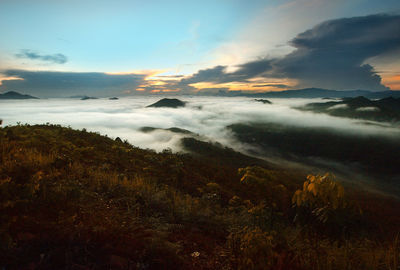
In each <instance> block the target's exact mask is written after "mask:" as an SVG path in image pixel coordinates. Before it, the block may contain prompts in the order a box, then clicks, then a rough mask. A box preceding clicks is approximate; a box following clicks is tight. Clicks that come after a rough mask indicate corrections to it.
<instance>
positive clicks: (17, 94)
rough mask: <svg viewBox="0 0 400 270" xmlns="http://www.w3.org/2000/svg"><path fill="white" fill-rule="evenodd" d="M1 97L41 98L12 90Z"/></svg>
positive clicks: (0, 97) (0, 96) (0, 95)
mask: <svg viewBox="0 0 400 270" xmlns="http://www.w3.org/2000/svg"><path fill="white" fill-rule="evenodd" d="M0 99H39V98H37V97H34V96H31V95H23V94H20V93H18V92H14V91H10V92H7V93H4V94H0Z"/></svg>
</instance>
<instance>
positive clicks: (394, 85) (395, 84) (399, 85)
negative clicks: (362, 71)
mask: <svg viewBox="0 0 400 270" xmlns="http://www.w3.org/2000/svg"><path fill="white" fill-rule="evenodd" d="M392 74H393V73H392ZM381 77H382V83H383V84H384V85H385V86H387V87H389V88H390V89H391V90H400V74H395V75H389V76H385V75H381Z"/></svg>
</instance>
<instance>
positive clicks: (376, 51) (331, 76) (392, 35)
mask: <svg viewBox="0 0 400 270" xmlns="http://www.w3.org/2000/svg"><path fill="white" fill-rule="evenodd" d="M290 44H291V45H292V46H293V47H294V48H295V50H294V51H293V52H291V53H289V54H288V55H286V56H284V57H282V58H260V59H258V60H255V61H251V62H247V63H244V64H242V65H239V66H238V69H237V70H236V71H234V72H227V68H228V67H227V66H216V67H213V68H209V69H204V70H200V71H198V72H197V73H195V74H193V75H192V76H191V77H189V78H186V79H183V80H182V83H186V84H193V83H199V82H211V83H227V82H246V81H249V80H250V79H253V78H257V77H263V78H290V79H296V80H297V81H298V87H320V88H327V89H336V90H344V89H365V90H375V91H379V90H387V87H385V86H384V85H382V84H381V78H380V76H379V75H378V74H377V73H376V71H375V70H374V68H373V67H372V66H371V65H369V64H366V62H367V61H368V59H370V58H372V57H376V56H380V55H387V54H392V55H393V57H397V58H398V57H400V55H399V52H400V15H371V16H364V17H353V18H345V19H337V20H331V21H326V22H323V23H321V24H319V25H317V26H315V27H314V28H312V29H309V30H307V31H305V32H303V33H301V34H299V35H297V36H296V37H295V38H294V39H292V40H291V41H290Z"/></svg>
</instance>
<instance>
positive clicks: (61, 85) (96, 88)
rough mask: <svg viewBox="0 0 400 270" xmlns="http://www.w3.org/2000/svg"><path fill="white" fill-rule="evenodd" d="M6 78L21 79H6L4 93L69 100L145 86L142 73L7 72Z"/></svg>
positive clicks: (3, 87)
mask: <svg viewBox="0 0 400 270" xmlns="http://www.w3.org/2000/svg"><path fill="white" fill-rule="evenodd" d="M3 74H4V75H5V76H7V77H16V78H21V79H22V80H5V81H3V82H2V85H0V90H3V91H6V90H7V91H9V90H13V91H18V92H22V93H26V94H31V95H37V96H39V97H60V96H61V97H67V96H71V95H94V96H97V97H104V96H111V95H121V94H123V92H124V91H134V90H136V88H137V87H138V86H139V85H140V84H141V83H143V81H144V78H145V77H146V75H143V74H122V75H118V74H106V73H100V72H90V73H82V72H51V71H26V70H7V71H4V72H3Z"/></svg>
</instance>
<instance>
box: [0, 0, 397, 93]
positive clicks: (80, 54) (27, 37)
mask: <svg viewBox="0 0 400 270" xmlns="http://www.w3.org/2000/svg"><path fill="white" fill-rule="evenodd" d="M0 36H1V42H0V83H1V85H0V92H5V91H11V90H13V91H18V92H22V93H27V94H32V95H36V96H40V97H65V96H71V95H76V94H87V95H95V96H110V95H135V94H143V93H171V92H172V93H176V94H178V93H185V94H186V93H189V94H191V93H196V92H198V91H204V92H210V93H212V92H218V91H221V90H222V91H229V90H243V91H254V92H262V91H280V90H287V89H298V88H305V87H319V88H325V89H335V90H349V89H365V90H372V91H384V90H389V89H391V90H400V1H399V0H381V1H376V0H350V1H349V0H337V1H332V0H264V1H261V0H252V1H245V0H218V1H216V0H212V1H208V0H205V1H182V0H181V1H177V0H171V1H136V0H131V1H128V0H126V1H125V0H119V1H117V0H114V1H106V0H87V1H82V0H68V1H64V0H60V1H54V0H35V1H33V0H0Z"/></svg>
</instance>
